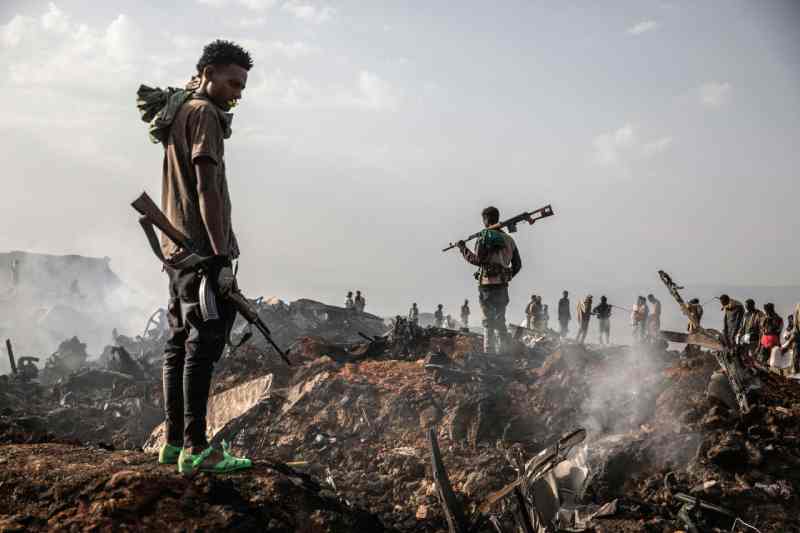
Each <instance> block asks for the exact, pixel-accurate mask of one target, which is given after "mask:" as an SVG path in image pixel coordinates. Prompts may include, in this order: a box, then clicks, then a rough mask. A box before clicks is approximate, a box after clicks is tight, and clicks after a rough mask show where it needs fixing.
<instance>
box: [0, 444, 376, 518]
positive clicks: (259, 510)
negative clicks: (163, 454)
mask: <svg viewBox="0 0 800 533" xmlns="http://www.w3.org/2000/svg"><path fill="white" fill-rule="evenodd" d="M0 464H2V466H3V468H2V470H0V486H2V487H3V493H4V494H5V495H6V497H4V498H2V499H0V530H2V531H52V530H63V531H159V532H160V531H173V530H175V529H176V527H180V529H181V530H184V531H223V530H225V531H231V530H237V531H274V532H276V533H277V532H286V533H290V532H307V533H312V532H313V533H316V532H353V533H356V532H364V531H375V532H380V531H383V526H382V525H381V524H380V522H379V521H378V520H377V519H376V518H375V517H374V516H372V515H370V514H368V513H366V512H364V511H361V510H358V509H355V508H352V507H349V506H348V505H346V504H344V503H343V502H341V501H339V500H338V499H337V498H335V497H333V496H332V495H329V494H325V492H324V491H322V490H321V489H320V487H319V485H318V484H317V483H316V482H314V481H313V480H312V479H311V478H309V477H308V476H306V475H304V474H302V473H298V472H295V471H293V470H292V469H291V468H289V467H287V466H286V465H283V464H281V463H269V462H265V461H262V462H261V463H260V464H258V465H256V466H255V467H254V469H253V470H252V471H249V472H247V473H246V474H243V475H239V476H233V475H231V476H208V475H204V474H200V475H198V476H196V477H194V478H191V479H189V478H185V477H182V476H180V475H178V474H177V473H176V472H175V467H174V466H166V465H157V464H156V460H155V457H154V456H152V455H147V454H144V453H140V452H133V451H117V452H109V451H106V450H103V449H101V448H94V447H85V446H83V447H82V446H74V445H65V444H33V445H6V446H2V447H0ZM178 525H179V526H178Z"/></svg>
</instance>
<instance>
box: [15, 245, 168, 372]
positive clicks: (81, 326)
mask: <svg viewBox="0 0 800 533" xmlns="http://www.w3.org/2000/svg"><path fill="white" fill-rule="evenodd" d="M15 269H16V275H15V274H14V270H15ZM0 301H2V305H0V336H1V337H2V338H3V340H4V339H6V338H9V339H11V340H12V343H13V345H14V349H15V354H16V356H17V357H21V356H34V357H39V358H40V362H39V364H40V365H41V364H43V363H44V361H45V360H46V358H47V357H48V356H49V355H50V354H51V353H53V352H54V351H55V350H56V349H57V347H58V345H59V344H60V343H61V341H63V340H65V339H69V338H72V337H78V338H79V339H80V340H81V342H84V343H86V345H87V351H88V352H89V353H90V355H94V356H96V355H99V354H100V353H101V352H102V350H103V348H104V347H105V346H106V345H108V344H111V343H112V331H113V330H115V329H116V330H117V332H118V333H120V334H125V335H130V336H135V335H138V334H141V332H142V329H143V328H144V325H145V321H146V320H147V317H148V315H149V313H150V312H152V310H153V308H154V307H155V305H154V302H153V301H152V299H151V298H149V297H147V296H146V295H144V294H142V293H139V292H137V291H134V290H132V289H131V288H130V287H128V286H127V285H125V284H124V283H123V282H122V281H121V280H120V279H119V278H118V277H117V275H116V274H115V273H114V272H113V271H112V270H111V268H110V260H109V259H108V258H90V257H83V256H77V255H66V256H56V255H45V254H33V253H28V252H11V253H7V254H0ZM0 371H2V372H8V371H9V363H8V358H7V357H2V358H0Z"/></svg>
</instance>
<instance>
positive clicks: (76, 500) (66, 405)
mask: <svg viewBox="0 0 800 533" xmlns="http://www.w3.org/2000/svg"><path fill="white" fill-rule="evenodd" d="M260 310H261V311H260V314H261V316H262V318H263V319H264V320H265V321H266V322H267V323H268V324H270V326H271V327H272V328H273V331H274V333H275V337H276V339H277V341H278V342H279V343H280V344H283V345H285V346H291V351H290V358H291V360H292V361H293V363H294V365H293V366H292V367H287V366H286V365H285V364H284V363H283V362H282V361H281V360H280V358H278V357H277V356H276V355H274V354H271V353H270V351H269V349H268V348H267V347H266V346H265V345H264V344H263V342H262V341H261V340H260V339H258V338H254V339H253V340H251V341H250V342H249V343H247V344H245V345H244V346H242V347H241V348H239V349H237V350H233V351H229V352H227V353H226V354H225V356H224V358H223V359H222V361H220V363H219V364H218V366H217V369H216V373H215V381H214V384H213V393H214V396H213V398H212V400H211V401H210V408H209V409H210V412H209V430H210V431H211V432H212V433H213V440H214V441H215V442H219V441H220V440H222V439H225V440H227V441H229V442H231V443H232V444H233V447H234V449H236V450H237V451H239V452H242V453H245V454H248V455H249V456H250V457H252V458H254V460H255V462H256V465H257V466H256V468H255V469H254V471H253V472H248V473H244V474H240V475H231V476H221V477H211V476H207V475H200V476H197V477H195V478H193V479H184V478H182V477H180V476H179V475H178V474H177V473H175V472H174V468H173V467H167V466H158V465H157V464H156V457H155V455H154V453H153V450H154V449H155V448H156V447H157V446H158V445H159V443H160V439H161V432H160V428H159V424H160V422H161V420H162V407H161V394H160V381H159V380H160V366H159V360H160V350H161V342H162V341H163V339H162V338H160V337H158V336H157V334H154V335H153V336H151V337H149V338H147V339H145V340H142V339H138V340H134V339H127V338H124V337H119V338H118V340H119V342H118V346H117V347H115V349H114V350H112V349H111V348H110V347H109V348H107V349H106V351H105V352H104V354H103V356H102V357H101V358H100V359H99V360H98V361H97V362H92V363H89V362H87V357H86V354H85V346H82V345H81V343H80V341H79V340H77V339H75V340H70V341H69V342H66V343H65V344H63V345H62V347H61V348H60V349H59V351H58V352H57V353H56V354H55V355H54V356H52V357H51V358H50V360H49V361H48V364H47V367H46V369H45V370H44V371H43V372H42V374H41V375H40V376H39V378H38V379H37V380H35V381H26V380H24V379H22V378H21V377H20V376H4V377H2V378H0V442H2V445H1V446H0V463H2V465H3V468H2V469H1V470H0V487H2V493H3V494H4V495H6V497H4V498H0V528H3V530H8V531H37V530H50V529H66V530H75V531H80V530H109V531H111V530H115V531H117V530H137V531H139V530H148V531H149V530H152V531H164V530H173V529H178V528H181V529H187V530H198V529H202V530H228V529H237V530H243V531H250V530H252V531H264V530H267V531H309V532H310V531H353V532H356V531H358V532H362V531H400V532H411V531H428V532H434V531H448V529H450V530H451V531H518V530H521V531H524V529H518V528H520V527H524V525H522V524H523V522H524V521H525V520H526V519H525V518H524V516H525V515H526V514H527V515H528V516H529V517H532V518H531V520H532V521H535V520H536V518H537V517H542V516H546V515H548V513H550V514H553V513H555V514H556V515H558V516H559V524H560V527H562V528H566V527H567V526H568V524H567V522H568V520H567V515H571V517H572V519H571V523H570V525H569V527H571V528H572V529H571V530H573V531H658V532H661V531H670V532H672V531H678V530H689V525H688V523H687V518H688V519H689V521H691V522H693V523H694V525H695V527H697V528H698V530H699V531H732V530H733V531H755V530H756V529H750V528H751V527H752V528H757V530H758V531H761V532H767V531H771V532H784V531H800V525H799V524H800V519H799V518H798V516H800V512H799V511H798V509H800V496H798V494H800V383H798V382H797V381H795V380H792V379H790V378H786V377H782V376H779V375H777V374H773V373H770V372H769V371H768V370H767V369H765V368H761V367H758V366H752V367H749V368H748V369H747V374H748V384H749V385H748V392H747V399H748V401H749V403H750V405H751V409H750V410H749V412H747V413H742V412H740V411H739V410H738V409H737V408H736V406H735V405H732V404H731V402H730V401H728V402H726V401H721V400H720V399H719V398H718V395H712V396H709V395H708V394H707V390H708V387H709V382H710V381H713V380H712V376H713V375H714V374H715V373H718V371H719V369H720V367H719V365H718V363H717V360H716V359H715V357H714V356H713V354H711V353H710V352H707V351H703V352H699V353H692V354H689V355H687V354H686V353H683V352H678V351H670V350H667V349H666V348H664V347H663V345H662V344H658V343H654V344H645V345H640V346H637V347H628V346H611V347H599V346H593V345H591V346H580V345H577V344H575V343H573V342H572V341H569V340H564V341H562V340H560V339H559V338H558V336H557V335H555V334H553V333H548V334H546V335H538V336H534V335H531V334H530V332H528V331H526V330H519V332H518V333H520V335H519V336H518V338H517V340H516V341H515V343H514V346H513V347H512V349H510V350H509V352H508V353H506V354H503V355H498V356H487V355H485V354H482V353H480V351H479V350H480V346H481V339H480V337H479V336H477V335H475V334H474V333H468V332H460V331H454V330H446V329H439V328H433V327H429V328H424V329H422V328H417V327H414V326H412V325H410V324H407V323H405V322H403V321H401V322H400V323H397V324H394V325H388V326H387V325H385V324H384V321H383V320H382V319H380V318H379V317H375V316H372V315H368V314H357V313H352V312H347V311H345V310H344V309H341V308H337V307H333V306H327V305H324V304H320V303H318V302H313V301H310V300H301V301H298V302H294V303H292V304H284V303H282V302H271V303H269V304H266V303H262V304H261V305H260ZM387 330H388V331H387ZM242 334H243V330H242V327H241V325H240V327H238V328H236V335H235V336H236V337H238V336H240V335H242ZM364 336H366V337H367V338H371V339H373V340H371V341H369V340H367V338H365V337H364ZM82 351H83V353H82ZM717 378H718V376H717V377H715V378H714V379H717ZM581 428H582V429H585V431H586V433H585V438H584V439H583V440H582V441H581V442H578V443H577V444H576V445H574V446H571V447H570V448H569V449H565V450H562V452H564V456H563V457H561V458H563V459H565V461H564V462H563V463H561V464H560V465H553V466H557V467H559V468H561V470H564V468H563V467H564V466H566V467H568V468H567V471H568V472H569V471H570V469H572V472H573V474H574V475H573V476H572V479H578V480H579V481H580V483H579V484H578V485H579V486H577V487H572V490H569V489H567V487H566V486H565V485H564V484H563V481H564V478H563V476H560V477H558V470H559V468H556V469H554V470H552V471H551V472H550V473H548V474H547V475H548V476H550V478H547V476H544V475H543V477H542V479H545V481H547V480H548V479H549V480H550V481H548V483H550V486H551V487H552V490H551V491H550V493H548V494H543V493H542V492H541V487H542V486H543V485H542V484H541V483H537V484H530V485H529V484H527V483H521V484H520V487H521V488H523V489H524V490H521V491H520V494H521V499H516V498H515V493H514V492H513V491H505V492H503V493H498V492H497V491H501V490H502V489H503V488H504V487H506V486H508V485H509V484H510V483H512V482H514V481H515V480H518V479H520V478H521V477H524V476H521V474H520V472H521V471H522V466H521V465H524V464H525V463H528V465H529V466H530V464H531V459H532V458H534V457H535V456H536V454H538V453H539V452H542V451H543V450H545V452H543V453H546V450H548V447H549V446H552V445H554V444H555V443H557V442H559V439H560V438H561V437H562V436H563V435H565V434H568V433H570V432H573V431H576V430H579V429H581ZM431 430H432V433H433V435H434V436H435V438H436V441H437V442H438V447H439V448H440V450H441V465H440V466H441V467H442V468H444V469H445V470H446V473H447V476H448V478H449V482H450V485H451V486H452V490H453V493H454V499H453V501H451V502H450V503H449V504H448V505H449V507H448V508H449V509H450V510H451V512H453V509H454V508H455V515H457V517H458V518H459V519H458V520H456V521H455V523H452V524H450V525H448V523H447V520H446V519H445V513H444V509H445V507H444V506H443V504H442V500H441V499H440V498H439V492H440V490H439V489H438V486H437V483H436V481H435V479H434V475H433V467H432V459H431V445H430V437H429V432H431ZM561 458H559V460H560V459H561ZM556 462H558V461H556ZM576 472H579V473H581V474H580V475H577V474H575V473H576ZM439 478H440V479H441V476H440V475H439ZM506 492H507V494H506ZM545 492H547V491H546V490H545ZM681 495H683V496H681ZM686 496H688V497H690V498H689V499H690V500H691V498H695V500H694V501H695V503H697V505H695V506H694V508H692V506H691V505H687V504H686ZM548 498H550V500H548ZM697 499H699V500H700V502H699V503H698V501H697ZM551 500H552V501H551ZM553 501H555V503H553ZM714 506H717V507H718V508H721V510H720V509H716V510H715V509H714ZM545 508H547V509H545ZM462 514H463V516H458V515H462ZM575 517H580V518H581V519H580V520H576V519H575ZM537 527H538V526H537ZM544 530H545V529H543V531H544Z"/></svg>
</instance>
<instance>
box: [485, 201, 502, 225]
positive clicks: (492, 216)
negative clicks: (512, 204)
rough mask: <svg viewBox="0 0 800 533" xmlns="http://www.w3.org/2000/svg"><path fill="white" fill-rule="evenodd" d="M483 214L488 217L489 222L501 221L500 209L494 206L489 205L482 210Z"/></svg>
mask: <svg viewBox="0 0 800 533" xmlns="http://www.w3.org/2000/svg"><path fill="white" fill-rule="evenodd" d="M481 216H482V217H483V218H485V219H486V222H488V223H489V224H497V223H498V222H500V210H499V209H497V208H496V207H494V206H491V205H490V206H489V207H487V208H486V209H484V210H483V211H481Z"/></svg>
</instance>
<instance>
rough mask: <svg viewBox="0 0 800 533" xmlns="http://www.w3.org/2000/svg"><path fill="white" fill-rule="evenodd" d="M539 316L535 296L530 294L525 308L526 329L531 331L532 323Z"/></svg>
mask: <svg viewBox="0 0 800 533" xmlns="http://www.w3.org/2000/svg"><path fill="white" fill-rule="evenodd" d="M538 314H539V302H538V300H537V299H536V295H535V294H531V300H530V301H529V302H528V305H526V306H525V319H526V321H525V327H526V328H528V329H533V326H534V321H535V320H536V316H537V315H538Z"/></svg>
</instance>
